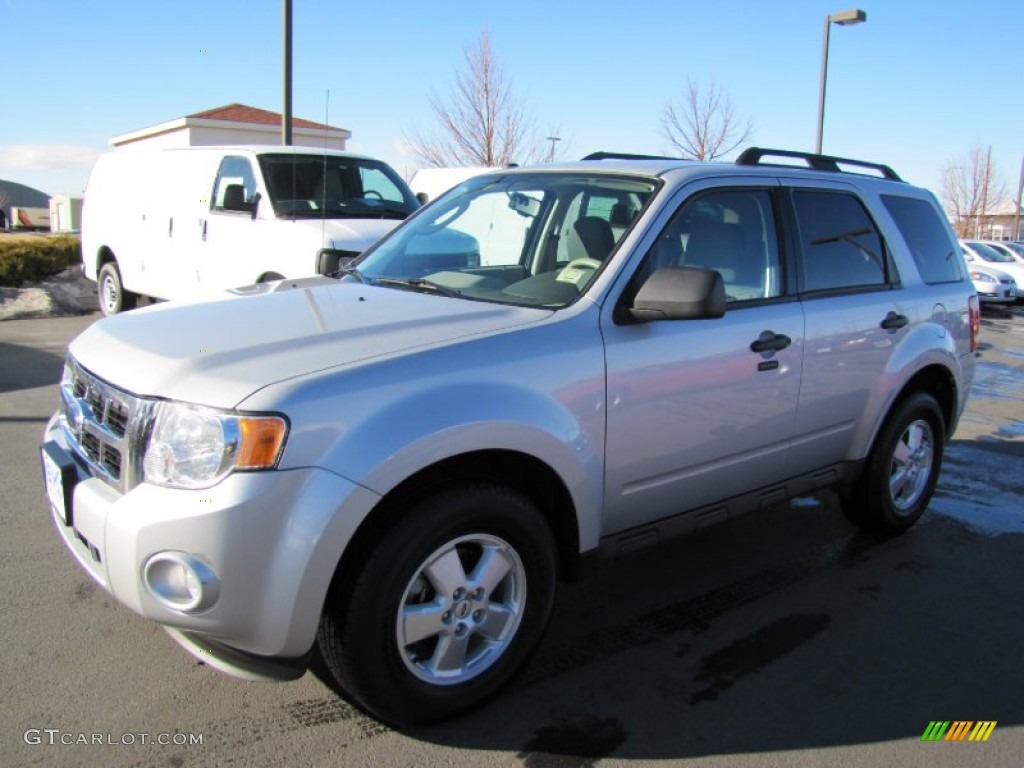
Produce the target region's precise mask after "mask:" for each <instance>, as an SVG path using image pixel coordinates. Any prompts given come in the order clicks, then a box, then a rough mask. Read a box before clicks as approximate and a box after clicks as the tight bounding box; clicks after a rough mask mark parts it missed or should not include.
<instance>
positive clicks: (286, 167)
mask: <svg viewBox="0 0 1024 768" xmlns="http://www.w3.org/2000/svg"><path fill="white" fill-rule="evenodd" d="M259 161H260V169H261V170H262V171H263V180H264V182H265V183H266V187H267V192H268V193H269V194H270V202H271V204H272V205H273V207H274V212H275V213H276V214H277V215H278V216H280V217H282V218H358V219H404V218H405V217H406V216H408V215H409V214H410V213H412V212H413V211H415V210H416V209H417V208H418V207H419V203H418V202H417V201H416V198H415V197H413V194H412V192H411V191H410V190H409V187H408V186H407V185H406V184H405V182H404V181H402V179H401V178H399V176H398V174H396V173H395V172H394V171H393V170H392V169H391V168H390V167H389V166H388V165H387V164H385V163H381V162H378V161H375V160H370V159H368V158H362V157H345V156H338V155H313V154H310V155H300V154H285V153H279V154H261V155H260V156H259Z"/></svg>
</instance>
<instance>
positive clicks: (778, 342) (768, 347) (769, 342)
mask: <svg viewBox="0 0 1024 768" xmlns="http://www.w3.org/2000/svg"><path fill="white" fill-rule="evenodd" d="M792 343H793V340H792V339H791V338H789V336H787V335H786V334H784V333H775V332H774V331H761V335H760V336H758V337H757V341H755V342H752V343H751V345H750V351H751V352H778V351H779V350H781V349H785V348H786V347H788V346H789V345H790V344H792Z"/></svg>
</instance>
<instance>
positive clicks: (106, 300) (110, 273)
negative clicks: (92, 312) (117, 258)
mask: <svg viewBox="0 0 1024 768" xmlns="http://www.w3.org/2000/svg"><path fill="white" fill-rule="evenodd" d="M97 282H98V283H99V299H100V310H101V311H102V312H103V314H104V315H107V316H108V317H109V316H110V315H116V314H117V313H118V312H123V311H125V310H129V309H135V304H136V302H137V301H138V296H136V295H135V294H134V293H131V292H130V291H126V290H125V289H124V284H123V283H122V282H121V272H120V270H119V269H118V268H117V263H116V262H113V261H108V262H107V263H106V264H104V265H103V266H102V267H100V273H99V276H98V277H97Z"/></svg>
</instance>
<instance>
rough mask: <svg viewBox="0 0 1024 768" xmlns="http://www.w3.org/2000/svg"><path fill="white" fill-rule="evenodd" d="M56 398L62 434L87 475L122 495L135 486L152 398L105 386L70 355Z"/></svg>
mask: <svg viewBox="0 0 1024 768" xmlns="http://www.w3.org/2000/svg"><path fill="white" fill-rule="evenodd" d="M60 396H61V406H60V415H61V419H60V421H61V427H62V429H63V430H64V435H65V437H66V438H67V440H68V443H69V444H70V446H71V448H72V449H73V450H74V451H75V453H77V454H78V457H79V459H80V460H81V461H82V462H83V463H84V464H85V465H86V466H87V467H88V469H89V471H90V473H91V474H92V475H93V476H94V477H99V478H101V479H102V480H104V481H105V482H107V483H108V484H109V485H111V486H113V487H114V488H116V489H118V490H119V491H121V492H122V493H124V492H126V491H129V490H131V489H132V488H134V487H135V486H136V485H137V484H138V483H139V482H140V479H141V468H142V458H143V457H142V452H143V447H144V440H145V438H146V436H147V431H148V429H149V427H150V425H151V421H152V414H153V405H154V404H153V402H152V401H150V400H146V399H144V398H140V397H136V396H135V395H132V394H130V393H128V392H124V391H122V390H120V389H118V388H117V387H114V386H113V385H111V384H108V383H107V382H105V381H103V380H102V379H100V378H99V377H97V376H94V375H93V374H92V373H90V372H89V371H87V370H85V369H84V368H82V367H81V366H80V365H79V364H78V363H77V362H76V361H75V360H74V359H73V358H72V357H71V356H70V355H69V356H68V359H67V363H66V365H65V366H64V376H63V378H62V379H61V384H60Z"/></svg>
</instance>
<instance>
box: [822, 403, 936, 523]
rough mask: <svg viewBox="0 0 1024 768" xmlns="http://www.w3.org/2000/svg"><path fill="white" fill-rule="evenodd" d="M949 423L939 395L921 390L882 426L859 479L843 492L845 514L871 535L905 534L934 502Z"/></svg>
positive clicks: (841, 497)
mask: <svg viewBox="0 0 1024 768" xmlns="http://www.w3.org/2000/svg"><path fill="white" fill-rule="evenodd" d="M945 434H946V425H945V420H944V419H943V416H942V411H941V410H940V409H939V405H938V403H937V402H936V401H935V398H934V397H932V396H931V395H929V394H925V393H923V392H919V393H917V394H914V395H911V396H910V397H908V398H907V399H906V400H904V401H903V402H902V403H900V404H898V405H897V406H896V407H895V408H894V409H893V411H892V412H891V413H890V414H889V418H888V420H887V421H886V422H885V424H884V425H883V426H882V429H881V431H880V432H879V433H878V437H877V438H876V439H875V444H874V446H872V449H871V453H870V455H869V456H868V461H867V464H866V465H865V467H864V472H863V474H862V475H861V477H860V478H859V480H857V482H856V483H855V484H854V485H853V486H852V487H851V488H850V489H849V490H848V491H847V492H845V493H843V494H841V495H840V505H841V508H842V511H843V514H844V515H845V516H846V518H847V519H848V520H849V521H850V522H851V523H853V524H854V525H856V526H858V527H860V528H863V529H864V530H866V531H870V532H871V533H879V534H896V533H902V532H903V531H905V530H906V529H907V528H909V527H910V526H912V525H913V524H914V523H916V522H917V520H918V518H919V517H921V515H922V514H923V513H924V511H925V509H926V508H927V507H928V502H929V501H931V497H932V493H933V492H934V491H935V485H936V483H937V482H938V479H939V472H940V470H941V469H942V452H943V450H944V448H945Z"/></svg>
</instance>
